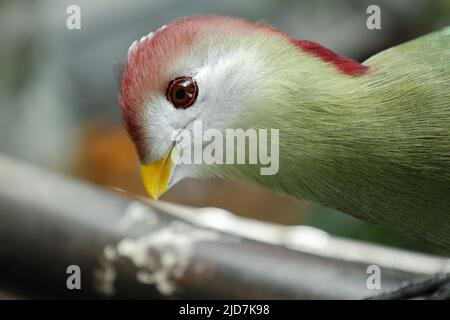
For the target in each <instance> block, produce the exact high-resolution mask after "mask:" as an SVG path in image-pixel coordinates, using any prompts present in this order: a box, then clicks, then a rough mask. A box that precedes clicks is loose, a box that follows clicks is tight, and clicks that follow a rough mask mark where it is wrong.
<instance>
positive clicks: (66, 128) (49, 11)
mask: <svg viewBox="0 0 450 320" xmlns="http://www.w3.org/2000/svg"><path fill="white" fill-rule="evenodd" d="M371 4H377V5H379V6H380V8H381V30H368V29H367V28H366V19H367V17H368V14H367V13H366V8H367V7H368V6H369V5H371ZM69 5H78V6H79V7H80V9H81V29H80V30H69V29H68V28H67V27H66V19H67V18H68V16H69V14H67V13H66V10H67V7H68V6H69ZM198 14H220V15H231V16H236V17H241V18H244V19H246V20H249V21H252V22H256V21H259V20H262V21H264V22H267V23H270V24H272V25H274V26H276V27H279V28H281V29H283V30H285V31H287V32H289V33H290V34H292V35H293V36H296V37H299V38H302V39H308V40H313V41H315V42H318V43H320V44H322V45H325V46H326V47H329V48H331V49H332V50H334V51H335V52H337V53H339V54H342V55H346V56H348V57H351V58H354V59H356V60H359V61H363V60H365V59H366V58H368V57H369V56H371V55H372V54H374V53H376V52H378V51H380V50H383V49H385V48H388V47H391V46H393V45H395V44H399V43H402V42H405V41H407V40H409V39H413V38H415V37H417V36H420V35H423V34H426V33H428V32H431V31H433V30H436V29H438V28H441V27H443V26H446V25H450V1H449V0H434V1H433V0H429V1H426V0H397V1H375V0H370V1H365V0H360V1H356V0H346V1H323V0H320V1H300V0H245V1H243V0H227V1H223V0H220V1H219V0H210V1H200V0H193V1H182V0H130V1H122V0H96V1H88V0H72V1H6V0H0V43H1V46H0V153H2V154H6V155H10V156H14V157H16V158H19V159H23V160H26V161H29V162H32V163H35V164H37V165H41V166H45V167H48V168H51V169H52V170H56V171H58V172H60V173H63V174H66V175H70V176H74V177H78V178H81V179H84V180H88V181H90V182H93V183H95V184H98V185H102V186H106V187H113V188H120V189H124V190H126V191H129V192H132V193H136V194H144V189H143V186H142V184H141V181H140V177H139V167H138V160H137V158H136V155H135V151H134V147H133V145H132V144H131V142H130V140H129V138H128V137H127V134H126V132H125V131H124V129H123V126H122V123H121V118H120V112H119V106H118V103H117V92H118V90H117V77H116V75H115V70H116V69H117V66H118V65H119V63H121V62H122V61H123V60H124V58H125V55H126V52H127V49H128V47H129V45H130V44H131V42H133V41H134V40H135V39H139V38H140V37H141V36H142V35H145V34H148V33H149V32H150V31H152V30H156V29H157V28H159V27H160V26H161V25H163V24H166V23H168V22H169V21H171V20H173V19H175V18H178V17H181V16H187V15H198ZM162 200H165V201H171V202H175V203H181V204H186V205H190V206H198V207H205V206H214V207H220V208H224V209H227V210H229V211H232V212H234V213H236V214H238V215H241V216H246V217H250V218H254V219H260V220H264V221H270V222H276V223H281V224H305V225H312V226H316V227H319V228H321V229H323V230H325V231H328V232H330V233H331V234H335V235H340V236H345V237H350V238H355V239H361V240H366V241H370V242H377V243H383V244H388V245H393V246H399V247H403V248H408V249H413V250H419V251H424V252H429V253H443V252H442V251H440V250H439V249H438V248H435V247H433V246H431V245H428V244H427V243H424V242H421V241H418V240H413V239H410V238H405V237H403V236H401V235H399V234H398V233H396V232H393V231H389V230H382V229H379V228H378V227H376V226H373V225H369V224H367V223H364V222H362V221H360V220H357V219H354V218H352V217H349V216H347V215H344V214H342V213H339V212H336V211H334V210H330V209H325V208H321V207H318V206H314V205H311V204H307V203H302V202H300V201H298V200H296V199H293V198H290V197H284V196H280V195H275V194H273V193H272V192H270V191H268V190H265V189H262V188H255V187H253V186H248V185H245V184H243V183H238V182H232V181H224V180H218V179H217V180H205V181H193V180H186V181H183V182H181V183H179V184H178V185H177V186H176V187H174V188H172V189H171V190H170V191H169V192H168V193H166V194H165V195H164V196H163V197H162ZM0 223H1V222H0Z"/></svg>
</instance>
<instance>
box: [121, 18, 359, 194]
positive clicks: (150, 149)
mask: <svg viewBox="0 0 450 320" xmlns="http://www.w3.org/2000/svg"><path fill="white" fill-rule="evenodd" d="M299 47H301V48H302V50H303V51H304V53H305V54H302V55H299V54H298V53H299V50H298V49H299ZM321 50H322V51H321ZM323 50H325V51H323ZM309 53H312V55H317V54H319V55H321V59H322V62H323V61H327V59H328V61H332V62H336V63H337V62H338V61H335V60H336V59H335V57H334V56H333V53H332V52H331V51H327V49H324V48H323V47H320V46H318V45H315V44H313V43H311V42H307V41H303V42H301V41H300V40H297V39H293V38H291V37H289V36H288V35H287V34H285V33H283V32H281V31H279V30H277V29H275V28H273V27H271V26H268V25H265V24H262V23H256V24H252V23H248V22H245V21H242V20H239V19H234V18H228V17H219V16H207V17H189V18H183V19H180V20H176V21H174V22H172V23H171V24H169V25H167V26H164V27H162V28H160V29H159V30H157V31H156V32H154V33H153V32H152V33H150V34H149V35H147V36H145V37H142V38H141V39H140V40H139V41H135V42H134V43H133V44H132V45H131V47H130V49H129V51H128V55H127V58H126V61H125V64H124V69H123V73H122V77H121V82H120V95H119V102H120V105H121V109H122V115H123V118H124V122H125V125H126V128H127V130H128V133H129V135H130V137H131V139H132V140H133V142H134V144H135V146H136V150H137V152H138V155H139V158H140V161H141V174H142V178H143V182H144V185H145V187H146V190H147V192H148V193H149V194H150V196H151V197H153V198H155V199H156V198H158V197H159V196H160V195H161V194H162V193H164V192H165V191H166V190H167V189H169V188H170V187H171V186H173V185H174V184H175V183H176V182H178V181H179V180H181V179H183V178H185V177H196V176H201V175H202V172H206V171H207V170H206V166H207V165H205V164H191V165H187V164H176V165H175V164H174V163H173V161H172V155H173V153H174V152H175V150H176V152H178V153H179V152H186V150H183V148H190V147H191V146H186V145H185V146H180V145H179V144H177V143H176V139H174V134H175V135H176V132H177V130H180V129H183V130H187V131H188V132H191V131H193V130H194V123H195V122H196V121H201V123H202V126H203V128H202V129H203V130H207V129H209V128H214V129H218V130H225V129H228V128H243V129H246V128H248V127H252V126H255V125H262V124H261V123H258V122H257V121H256V119H258V118H261V113H264V112H266V111H263V110H266V108H265V106H268V105H269V106H271V107H272V108H276V107H277V103H278V104H279V103H280V101H285V100H286V99H288V98H289V95H290V90H291V89H292V88H291V87H292V83H291V84H289V83H288V82H286V81H281V80H280V79H288V78H290V77H291V78H292V74H293V73H294V72H293V70H292V69H291V68H290V66H291V65H292V64H295V65H297V66H298V65H301V66H303V67H304V68H303V70H302V72H303V73H304V74H307V73H308V72H309V73H310V74H317V73H319V74H320V73H321V68H322V69H323V68H329V67H328V66H327V67H325V66H324V63H321V64H319V63H318V62H317V61H314V60H317V59H313V58H311V57H310V56H311V54H309ZM344 68H350V69H349V72H353V71H355V70H356V69H355V70H353V69H351V64H348V65H347V66H344ZM356 71H358V70H356ZM316 78H317V76H316ZM307 79H308V80H307V81H308V82H310V83H311V82H314V81H315V80H314V79H315V78H314V76H312V77H307ZM294 81H295V80H294ZM307 88H308V86H307V85H305V89H304V90H305V91H306V90H308V89H307ZM268 112H269V113H270V111H268ZM267 117H270V114H269V115H267ZM195 152H196V151H195V150H194V153H195ZM193 156H195V155H193ZM208 172H210V171H208ZM213 174H214V172H213Z"/></svg>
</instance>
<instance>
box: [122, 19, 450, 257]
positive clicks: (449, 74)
mask: <svg viewBox="0 0 450 320" xmlns="http://www.w3.org/2000/svg"><path fill="white" fill-rule="evenodd" d="M186 75H188V76H189V77H192V78H189V79H193V80H192V81H195V88H197V86H198V96H197V97H196V100H195V99H194V100H195V102H194V103H193V104H192V106H189V107H188V108H186V109H183V108H181V109H179V108H174V105H173V101H170V99H165V90H166V88H167V85H168V83H170V81H171V80H172V79H176V78H177V77H180V76H186ZM449 87H450V28H447V29H444V30H442V31H439V32H435V33H432V34H429V35H426V36H423V37H421V38H418V39H416V40H413V41H410V42H408V43H405V44H402V45H399V46H397V47H394V48H390V49H388V50H386V51H383V52H381V53H379V54H377V55H375V56H373V57H372V58H370V59H369V60H367V61H366V62H364V63H363V64H359V63H357V62H355V61H353V60H350V59H346V58H343V57H340V56H338V55H336V54H335V53H333V52H332V51H330V50H328V49H326V48H323V47H321V46H320V45H317V44H315V43H313V42H309V41H302V40H298V39H294V38H292V37H290V36H288V35H287V34H285V33H283V32H281V31H278V30H276V29H274V28H272V27H270V26H267V25H263V24H250V23H246V22H244V21H242V20H238V19H232V18H225V17H196V18H187V19H182V20H178V21H176V22H174V23H173V24H171V25H169V26H168V27H167V28H165V29H164V30H162V31H159V32H157V33H156V34H155V35H154V36H152V38H148V39H144V40H143V41H141V43H139V44H138V45H137V46H136V47H134V48H132V49H131V50H130V53H129V55H128V58H127V62H126V64H125V69H124V73H123V77H122V83H121V96H120V102H121V106H122V112H123V115H124V119H125V123H126V125H127V128H128V131H129V132H130V135H131V137H132V139H133V140H134V142H135V144H136V147H137V150H138V153H139V155H140V158H141V161H142V162H143V164H144V167H145V165H148V166H147V167H145V169H144V170H143V174H144V176H147V177H144V183H146V179H149V178H148V175H149V174H150V175H152V176H156V177H157V178H150V179H151V181H152V183H151V186H150V189H151V190H150V189H149V188H148V189H149V192H150V193H151V194H152V193H153V189H155V188H160V187H156V186H157V185H161V183H162V182H161V181H163V180H164V181H163V183H162V184H163V185H164V184H166V188H163V187H161V188H162V189H161V188H160V189H161V190H163V189H167V188H168V187H170V186H171V185H173V184H174V183H175V182H176V181H178V180H180V179H182V178H184V177H186V176H195V177H206V176H221V177H226V178H232V179H243V180H246V181H248V182H250V183H256V184H261V185H264V186H266V187H268V188H271V189H272V190H274V191H277V192H282V193H286V194H290V195H293V196H296V197H298V198H300V199H303V200H307V201H312V202H315V203H319V204H321V205H324V206H327V207H332V208H335V209H338V210H340V211H342V212H344V213H348V214H351V215H354V216H356V217H359V218H362V219H365V220H368V221H371V222H374V223H377V224H381V225H384V226H388V227H391V228H394V229H397V230H400V231H402V232H406V233H409V234H412V235H415V236H419V237H422V238H425V239H428V240H430V241H432V242H434V243H437V244H440V245H442V246H444V247H446V248H448V249H449V248H450V90H449V89H450V88H449ZM167 100H169V101H167ZM195 119H201V120H203V122H204V123H206V126H207V127H211V128H213V127H214V128H220V129H225V128H244V129H246V128H276V129H279V172H278V174H276V175H272V176H263V175H260V171H259V167H258V166H256V165H203V166H193V167H187V166H177V167H176V168H171V167H170V168H169V165H168V164H170V161H169V160H167V159H168V158H167V155H168V154H170V150H172V149H171V148H173V145H172V144H171V141H170V140H169V139H168V136H170V135H169V132H171V130H173V128H176V127H184V128H188V129H189V127H190V123H191V122H192V121H193V120H195ZM160 159H164V161H162V162H161V160H160ZM155 163H157V165H154V164H155ZM161 167H165V168H166V170H162V169H161ZM155 168H156V169H155ZM167 168H169V169H167ZM155 170H156V171H155ZM169 171H170V172H169ZM158 172H164V174H163V175H161V174H159V173H158ZM168 172H169V173H170V174H168ZM160 176H164V179H163V180H161V179H159V177H160ZM155 179H156V182H155ZM158 179H159V180H158ZM148 184H149V183H148V181H147V183H146V185H148ZM163 191H165V190H163Z"/></svg>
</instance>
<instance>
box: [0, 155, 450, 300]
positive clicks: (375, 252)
mask: <svg viewBox="0 0 450 320" xmlns="http://www.w3.org/2000/svg"><path fill="white" fill-rule="evenodd" d="M70 265H76V266H79V268H80V270H81V289H80V290H69V289H68V288H67V285H66V281H67V278H68V276H69V275H68V273H67V272H66V271H67V268H68V266H70ZM370 265H376V266H379V267H380V270H381V290H370V289H369V287H368V286H367V281H368V277H369V276H370V274H368V273H367V268H368V266H370ZM448 272H450V259H449V258H446V257H438V256H430V255H424V254H419V253H413V252H408V251H403V250H399V249H393V248H388V247H382V246H377V245H372V244H368V243H362V242H357V241H352V240H348V239H343V238H336V237H332V236H330V235H328V234H327V233H325V232H323V231H320V230H317V229H315V228H311V227H305V226H297V227H288V226H280V225H274V224H269V223H263V222H257V221H252V220H249V219H244V218H239V217H236V216H234V215H233V214H231V213H229V212H226V211H224V210H221V209H217V208H200V209H199V208H189V207H184V206H179V205H174V204H170V203H165V202H152V201H149V200H146V199H142V198H137V197H133V196H131V195H129V194H126V193H124V192H120V191H117V190H116V191H115V190H112V189H111V190H107V189H102V188H99V187H96V186H93V185H90V184H87V183H84V182H81V181H76V180H74V179H71V178H67V177H63V176H60V175H58V174H55V173H52V172H49V171H47V170H44V169H41V168H37V167H34V166H32V165H27V164H24V163H21V162H18V161H16V160H13V159H9V158H6V157H0V291H5V292H8V293H13V295H14V296H15V297H30V298H33V297H36V298H45V297H57V298H105V297H106V298H108V297H110V298H181V299H182V298H214V299H216V298H223V299H362V298H367V297H369V298H370V297H374V296H379V294H380V293H383V292H390V291H392V290H393V289H396V288H398V287H399V286H401V284H402V283H404V282H405V281H407V282H411V281H414V280H416V279H422V278H427V277H430V276H433V275H435V274H442V273H448ZM0 296H2V297H5V294H3V295H2V294H0ZM381 297H385V298H389V297H390V296H389V295H385V296H381Z"/></svg>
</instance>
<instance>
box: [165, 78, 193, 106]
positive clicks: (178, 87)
mask: <svg viewBox="0 0 450 320" xmlns="http://www.w3.org/2000/svg"><path fill="white" fill-rule="evenodd" d="M197 95H198V86H197V83H196V82H195V80H194V79H193V78H191V77H180V78H176V79H174V80H172V81H171V82H170V83H169V85H168V86H167V91H166V97H167V100H168V101H169V102H170V103H171V104H172V105H173V106H174V107H175V108H182V109H187V108H189V107H190V106H191V105H192V104H194V102H195V100H196V99H197Z"/></svg>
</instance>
